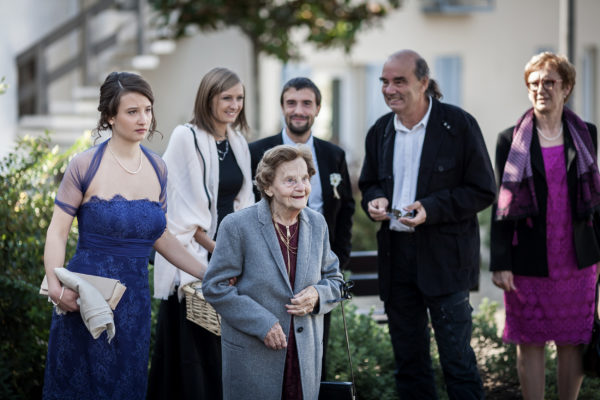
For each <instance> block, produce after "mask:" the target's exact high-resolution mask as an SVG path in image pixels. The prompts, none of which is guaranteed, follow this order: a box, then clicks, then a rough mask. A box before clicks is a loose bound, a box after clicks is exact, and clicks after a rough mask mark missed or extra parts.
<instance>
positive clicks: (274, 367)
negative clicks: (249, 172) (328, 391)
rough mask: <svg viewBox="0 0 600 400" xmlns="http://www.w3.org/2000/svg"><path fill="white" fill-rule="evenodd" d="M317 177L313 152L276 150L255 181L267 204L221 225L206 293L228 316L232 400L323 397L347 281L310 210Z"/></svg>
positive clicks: (225, 340)
mask: <svg viewBox="0 0 600 400" xmlns="http://www.w3.org/2000/svg"><path fill="white" fill-rule="evenodd" d="M314 173H315V169H314V166H313V162H312V156H311V153H310V150H308V149H307V148H297V147H293V146H285V145H282V146H277V147H274V148H272V149H271V150H269V151H267V152H266V153H265V155H264V156H263V159H262V160H261V162H260V163H259V165H258V168H257V173H256V184H257V186H258V189H259V190H260V192H261V194H262V197H263V199H262V200H261V201H260V202H259V203H257V204H255V205H254V206H251V207H248V208H246V209H244V210H241V211H238V212H236V213H234V214H230V215H228V216H227V217H225V219H223V222H222V223H221V227H220V230H219V234H218V237H217V244H216V247H215V251H214V253H213V256H212V259H211V261H210V265H209V268H208V271H207V273H206V276H205V279H204V284H203V291H204V296H205V297H206V299H207V300H208V301H209V302H210V303H211V304H212V305H213V306H214V307H215V309H216V310H217V312H218V313H219V314H221V317H222V326H221V332H222V338H221V340H222V350H221V351H222V355H223V397H224V399H226V400H227V399H232V400H234V399H235V400H237V399H266V400H269V399H307V400H308V399H317V397H318V393H319V383H320V382H319V381H320V377H321V357H322V351H323V349H322V338H323V314H325V313H327V312H329V311H331V309H332V308H333V307H335V305H336V304H337V303H336V302H335V301H332V300H335V299H337V298H339V296H340V288H341V285H342V283H343V279H342V275H341V273H340V271H339V267H338V260H337V257H336V256H335V255H334V254H333V252H332V251H331V249H330V247H329V239H328V233H327V224H326V223H325V220H324V218H323V216H322V215H321V214H319V213H317V212H315V211H312V210H311V209H309V208H307V207H306V204H307V201H308V195H309V194H310V189H311V187H310V177H311V176H312V175H314ZM232 277H237V282H236V284H235V285H233V286H232V285H230V284H229V279H230V278H232Z"/></svg>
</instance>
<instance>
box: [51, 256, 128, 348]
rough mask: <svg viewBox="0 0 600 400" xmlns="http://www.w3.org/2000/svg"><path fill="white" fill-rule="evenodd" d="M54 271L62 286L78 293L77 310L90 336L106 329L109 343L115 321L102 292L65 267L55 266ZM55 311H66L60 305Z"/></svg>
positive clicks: (113, 332) (113, 333) (113, 335)
mask: <svg viewBox="0 0 600 400" xmlns="http://www.w3.org/2000/svg"><path fill="white" fill-rule="evenodd" d="M54 273H55V274H56V276H57V277H58V279H59V280H60V281H61V282H62V284H63V285H64V286H66V287H68V288H69V289H71V290H74V291H76V292H77V293H79V299H78V300H77V303H78V304H79V312H80V313H81V318H82V319H83V322H84V324H85V326H86V327H87V329H88V330H89V331H90V333H91V334H92V337H93V338H94V339H98V337H99V336H100V335H101V334H102V332H104V331H106V334H107V335H108V342H109V343H110V341H111V340H112V338H113V337H115V332H116V329H115V321H114V318H113V312H112V310H111V309H110V306H109V305H108V303H107V302H106V300H104V297H103V296H102V294H100V292H99V291H98V289H96V288H95V287H94V286H92V285H91V284H90V283H89V282H87V281H86V280H85V279H82V278H80V277H79V276H77V275H75V274H74V273H73V272H71V271H69V270H68V269H66V268H56V269H55V270H54ZM56 312H57V313H58V314H65V313H66V311H64V310H63V309H61V308H60V306H57V307H56Z"/></svg>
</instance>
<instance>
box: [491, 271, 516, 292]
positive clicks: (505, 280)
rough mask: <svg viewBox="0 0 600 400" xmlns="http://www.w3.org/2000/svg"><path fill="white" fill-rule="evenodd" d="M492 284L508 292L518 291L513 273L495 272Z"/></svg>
mask: <svg viewBox="0 0 600 400" xmlns="http://www.w3.org/2000/svg"><path fill="white" fill-rule="evenodd" d="M492 282H493V283H494V285H496V286H498V287H499V288H500V289H502V290H504V291H507V292H510V291H512V290H515V291H516V290H517V288H516V286H515V281H514V276H513V273H512V271H494V272H493V275H492Z"/></svg>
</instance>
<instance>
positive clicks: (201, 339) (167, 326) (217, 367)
mask: <svg viewBox="0 0 600 400" xmlns="http://www.w3.org/2000/svg"><path fill="white" fill-rule="evenodd" d="M146 397H147V399H164V400H170V399H189V400H192V399H193V400H219V399H222V398H223V388H222V382H221V338H220V337H219V336H216V335H214V334H212V333H211V332H209V331H207V330H206V329H204V328H202V327H200V326H198V325H196V324H195V323H193V322H191V321H188V320H187V318H186V310H185V299H183V300H182V301H181V303H180V302H179V301H178V299H177V293H175V294H174V295H172V296H170V297H169V299H168V300H163V301H161V304H160V309H159V312H158V320H157V326H156V343H155V347H154V353H153V355H152V363H151V366H150V375H149V378H148V394H147V396H146Z"/></svg>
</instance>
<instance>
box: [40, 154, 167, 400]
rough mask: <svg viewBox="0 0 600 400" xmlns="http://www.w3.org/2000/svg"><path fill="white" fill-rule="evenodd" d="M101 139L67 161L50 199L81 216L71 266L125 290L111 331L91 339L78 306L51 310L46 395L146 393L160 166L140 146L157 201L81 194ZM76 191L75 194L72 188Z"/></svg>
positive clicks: (162, 223) (159, 228)
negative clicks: (87, 197)
mask: <svg viewBox="0 0 600 400" xmlns="http://www.w3.org/2000/svg"><path fill="white" fill-rule="evenodd" d="M105 148H106V142H104V143H103V144H100V145H98V146H96V147H93V148H91V149H89V150H88V151H86V152H83V153H81V154H80V155H78V156H77V157H75V158H74V159H73V161H71V163H70V164H69V167H68V168H67V171H66V173H65V177H64V179H63V182H62V183H61V187H60V189H59V191H58V193H57V196H56V204H57V205H58V206H59V207H61V208H62V209H63V210H64V211H66V212H68V213H69V214H71V215H74V216H76V217H77V219H78V224H79V241H78V244H77V251H76V253H75V255H74V256H73V258H72V259H71V260H70V261H69V263H68V269H69V270H71V271H76V272H82V273H88V274H94V275H100V276H105V277H109V278H114V279H119V280H120V281H121V282H122V283H123V284H124V285H125V286H126V287H127V290H126V291H125V294H124V295H123V298H122V299H121V301H120V302H119V304H118V306H117V308H116V309H115V310H114V321H115V327H116V335H115V337H114V338H113V340H112V341H111V342H110V343H108V340H107V336H106V332H104V333H103V334H102V335H101V336H100V337H99V338H98V339H96V340H94V339H93V338H92V335H91V334H90V332H89V331H88V330H87V329H86V327H85V325H84V324H83V321H82V319H81V315H80V314H79V313H77V312H72V313H67V314H66V315H57V314H56V313H54V314H53V316H52V325H51V328H50V339H49V343H48V357H47V363H46V370H45V377H44V391H43V398H44V399H144V398H145V396H146V385H147V373H148V352H149V344H150V292H149V286H148V256H149V253H150V251H151V248H152V245H153V244H154V242H155V241H156V240H157V239H158V238H159V237H160V236H161V235H162V233H163V232H164V230H165V227H166V218H165V210H166V198H165V196H166V194H165V193H166V191H165V187H166V168H165V166H164V163H163V162H162V159H160V157H159V156H157V155H156V154H154V153H152V152H150V151H148V150H147V149H145V148H143V151H144V154H145V155H146V157H147V158H148V159H149V160H150V162H151V164H152V165H153V167H154V169H155V171H156V173H157V175H158V178H159V182H160V185H161V197H160V200H161V201H159V202H155V201H150V200H127V199H125V198H123V197H122V196H120V195H116V196H115V197H113V198H112V199H100V198H98V197H95V196H92V197H91V199H90V200H89V201H87V202H85V203H83V204H80V205H75V204H77V199H78V198H79V199H81V198H83V194H84V193H85V192H86V190H87V188H88V187H89V184H90V182H91V180H92V178H93V177H94V175H95V173H96V171H97V170H98V167H99V165H100V161H101V159H102V155H103V154H104V150H105ZM78 193H79V194H78Z"/></svg>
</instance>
